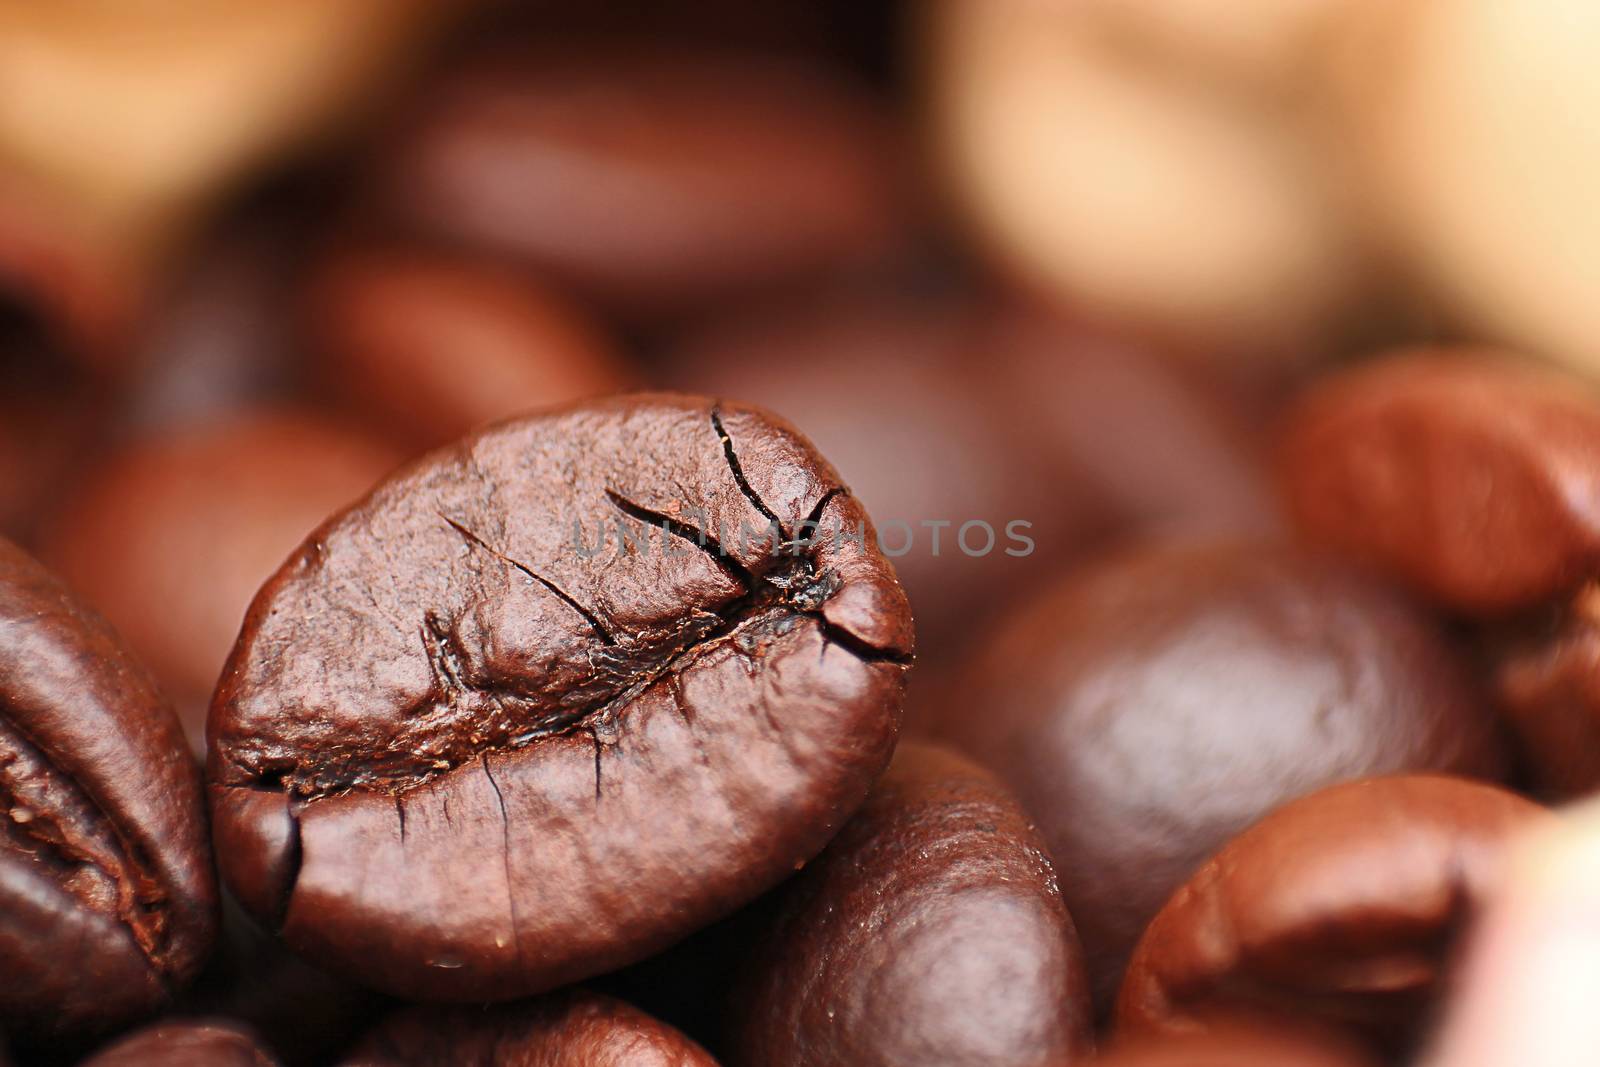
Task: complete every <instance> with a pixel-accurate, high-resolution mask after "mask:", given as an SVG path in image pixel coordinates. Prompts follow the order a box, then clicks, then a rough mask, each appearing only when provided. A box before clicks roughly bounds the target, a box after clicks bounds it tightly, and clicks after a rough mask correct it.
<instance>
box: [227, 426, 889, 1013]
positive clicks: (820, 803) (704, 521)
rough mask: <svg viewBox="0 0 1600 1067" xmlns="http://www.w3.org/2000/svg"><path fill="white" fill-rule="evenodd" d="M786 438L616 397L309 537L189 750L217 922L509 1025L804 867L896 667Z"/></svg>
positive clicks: (257, 614)
mask: <svg viewBox="0 0 1600 1067" xmlns="http://www.w3.org/2000/svg"><path fill="white" fill-rule="evenodd" d="M873 536H874V531H873V530H872V527H871V524H870V522H869V521H868V520H867V518H866V515H865V512H863V511H862V509H861V507H860V505H859V504H857V502H856V501H855V499H854V498H853V497H851V496H850V495H849V493H848V491H846V490H845V489H844V488H843V487H842V486H841V485H840V483H839V481H838V478H837V475H836V474H835V473H834V472H833V470H832V469H831V468H830V467H829V466H828V465H827V464H826V463H825V462H824V461H823V460H822V459H821V458H820V457H819V456H817V454H816V453H815V452H814V451H813V450H812V448H811V446H810V444H809V443H808V442H806V441H805V439H804V438H803V437H801V436H800V435H799V433H798V432H796V431H795V430H794V429H793V428H792V427H789V426H788V425H787V424H786V423H783V422H781V421H779V420H777V419H776V418H774V417H773V416H770V415H767V414H765V413H764V412H762V411H760V410H758V409H754V408H748V407H743V406H739V405H732V404H720V405H719V404H717V403H714V402H712V401H710V400H705V399H701V398H695V397H680V396H665V395H641V396H637V397H627V398H619V399H613V400H609V401H601V402H596V403H593V404H589V405H580V406H576V407H572V408H569V409H566V410H564V411H559V412H555V413H551V414H548V415H545V416H541V417H536V418H530V419H527V420H523V421H521V422H515V423H508V424H503V425H501V426H499V427H496V428H494V429H491V430H488V431H485V432H483V433H481V434H479V435H477V436H474V437H470V438H468V439H466V440H465V441H463V442H461V443H459V444H457V445H454V446H451V447H449V448H446V449H443V450H440V451H439V452H436V453H433V454H432V455H430V456H428V457H426V458H424V459H422V460H420V461H418V462H417V463H415V464H413V465H412V466H411V467H409V468H408V469H406V470H405V471H403V472H401V473H400V474H399V475H397V476H395V477H394V478H392V479H390V480H389V481H387V482H385V483H384V484H383V485H381V486H380V487H379V488H378V489H376V490H375V491H374V492H373V493H372V495H371V496H369V497H368V498H366V499H365V500H364V501H362V502H361V503H359V504H358V505H356V506H355V507H353V508H352V509H350V510H348V511H346V512H344V513H342V514H340V515H338V516H336V517H334V518H333V519H331V520H330V521H329V522H328V523H326V524H324V525H323V526H322V527H321V528H319V529H318V530H316V531H315V532H314V533H313V534H312V535H311V536H310V538H309V539H308V540H307V541H306V542H305V544H304V545H303V546H302V547H301V548H300V550H299V551H298V552H296V553H295V554H294V556H293V557H291V559H290V560H289V562H288V563H286V564H285V565H284V566H283V568H282V569H281V570H279V571H278V573H277V574H276V575H274V576H273V577H272V578H271V580H269V581H268V582H267V584H266V585H265V586H264V587H263V589H262V591H261V593H260V594H259V595H258V596H257V598H256V600H255V603H254V604H253V605H252V607H251V610H250V614H249V616H248V617H247V619H246V622H245V627H244V632H243V633H242V635H241V636H240V640H239V644H238V645H237V647H236V648H235V650H234V653H233V656H232V658H231V660H230V662H229V666H228V668H227V669H226V671H225V673H224V675H223V678H222V682H221V684H220V686H219V688H218V691H217V695H216V699H215V701H214V703H213V706H212V710H211V718H210V721H209V723H208V735H209V744H210V751H209V764H208V769H209V776H210V780H211V783H212V785H211V790H212V802H213V815H214V820H215V833H216V839H217V842H218V853H219V858H220V862H221V864H222V869H223V872H224V874H225V876H226V877H227V879H228V881H229V883H230V885H231V887H232V888H233V890H234V891H235V893H236V894H237V895H238V897H239V899H240V901H241V902H242V903H243V904H244V905H245V907H246V908H247V909H249V910H250V911H252V912H253V913H254V914H255V915H257V916H258V917H259V918H261V919H262V920H263V921H264V922H266V923H269V924H272V925H274V926H276V927H278V928H280V929H281V930H282V932H283V934H284V936H285V937H286V938H287V939H288V941H289V944H290V945H291V947H293V948H295V949H296V950H297V951H299V952H301V953H302V954H303V955H305V956H306V957H307V958H308V959H310V960H311V961H312V962H315V963H320V964H324V965H328V966H333V967H338V968H341V969H343V970H345V971H346V972H349V973H351V974H353V975H356V976H358V977H360V978H361V979H363V980H364V981H366V982H368V983H370V984H372V985H373V986H375V987H377V988H381V989H384V990H388V991H392V992H395V993H398V994H400V995H408V996H412V997H421V998H438V999H463V1000H466V999H490V1000H492V999H502V1000H503V999H510V998H514V997H518V996H525V995H529V994H532V993H536V992H541V991H543V990H547V989H550V988H553V987H554V986H557V985H560V984H562V983H565V982H570V981H575V980H578V979H581V978H584V977H587V976H589V975H593V974H598V973H600V972H603V971H606V970H610V969H614V968H616V967H619V966H621V965H624V964H626V963H630V962H632V961H634V960H637V959H640V958H642V957H644V956H646V955H648V954H650V953H652V952H654V951H658V950H660V949H661V948H663V947H665V946H666V945H668V944H670V943H671V942H673V941H675V940H677V939H679V938H681V937H682V936H684V935H685V934H687V933H689V932H690V931H692V930H695V929H697V928H699V927H701V926H704V925H705V924H706V923H708V922H710V921H711V920H713V919H715V918H717V917H719V916H721V915H723V914H726V913H728V912H729V911H731V910H732V909H733V908H735V907H737V906H738V905H739V904H741V903H743V902H745V901H747V900H749V899H751V898H752V897H754V896H755V895H756V894H758V893H760V892H762V891H764V890H765V889H767V888H770V887H771V886H772V885H773V884H774V883H776V882H777V881H778V880H779V879H781V878H782V877H783V876H784V875H785V874H788V873H791V872H792V871H793V870H794V869H795V868H796V867H797V866H799V865H800V864H803V863H804V862H806V861H807V860H809V859H810V858H811V857H812V856H814V855H815V854H816V853H817V852H818V851H820V850H821V848H822V847H823V845H825V844H826V843H827V840H828V839H829V838H830V837H831V836H832V835H833V833H834V832H835V831H837V829H838V828H839V827H840V826H841V825H842V824H843V822H844V820H845V819H846V818H847V817H848V816H849V814H850V813H851V812H852V811H853V810H854V809H855V808H856V806H857V805H859V804H860V802H861V800H862V798H863V797H864V796H865V794H866V791H867V788H868V787H869V786H870V784H871V782H872V781H873V779H875V778H876V777H877V775H878V774H879V773H880V772H881V771H882V769H883V767H884V765H885V764H886V763H887V761H888V758H889V753H890V750H891V748H892V746H893V743H894V738H895V734H896V731H897V728H898V723H899V717H900V706H901V701H902V698H903V691H904V685H905V675H906V670H907V663H908V659H909V654H910V648H911V620H910V615H909V612H908V610H907V608H906V603H905V597H904V594H903V593H902V592H901V590H900V586H899V584H898V582H896V581H895V579H894V576H893V572H892V570H891V568H890V567H889V565H888V563H887V561H886V560H885V559H884V557H883V556H882V555H881V554H880V553H879V552H878V551H877V549H876V547H875V545H874V543H873Z"/></svg>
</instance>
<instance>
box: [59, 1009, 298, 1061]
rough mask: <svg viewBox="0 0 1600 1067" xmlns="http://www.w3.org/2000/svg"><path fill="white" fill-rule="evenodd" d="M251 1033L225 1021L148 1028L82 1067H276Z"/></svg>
mask: <svg viewBox="0 0 1600 1067" xmlns="http://www.w3.org/2000/svg"><path fill="white" fill-rule="evenodd" d="M277 1062H278V1061H277V1060H275V1059H273V1058H272V1056H271V1055H269V1054H268V1053H267V1052H266V1051H265V1050H264V1049H262V1047H261V1046H260V1045H259V1044H258V1043H257V1042H256V1040H255V1038H254V1037H253V1036H251V1034H250V1032H249V1031H247V1030H244V1029H242V1028H240V1027H238V1026H235V1025H233V1024H232V1023H229V1022H226V1021H224V1020H216V1021H208V1020H204V1019H187V1020H182V1021H169V1022H162V1023H156V1024H155V1025H153V1026H148V1027H146V1028H145V1029H143V1030H140V1031H138V1032H137V1033H134V1034H130V1035H128V1036H127V1037H125V1038H123V1039H122V1040H120V1041H118V1042H116V1043H115V1044H113V1045H110V1046H108V1047H107V1048H104V1049H102V1050H100V1051H99V1052H98V1053H96V1054H95V1055H93V1056H91V1057H90V1058H89V1059H88V1060H86V1061H85V1062H84V1064H83V1067H277Z"/></svg>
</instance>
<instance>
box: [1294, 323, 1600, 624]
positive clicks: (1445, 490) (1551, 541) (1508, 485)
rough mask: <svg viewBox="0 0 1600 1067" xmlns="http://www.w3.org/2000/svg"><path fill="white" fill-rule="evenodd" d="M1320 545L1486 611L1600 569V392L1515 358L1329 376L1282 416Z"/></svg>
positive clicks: (1535, 599)
mask: <svg viewBox="0 0 1600 1067" xmlns="http://www.w3.org/2000/svg"><path fill="white" fill-rule="evenodd" d="M1279 459H1280V462H1279V469H1280V472H1281V475H1282V477H1281V484H1282V486H1283V492H1284V495H1285V497H1286V499H1287V501H1288V510H1289V511H1290V513H1291V514H1292V515H1293V517H1294V519H1295V521H1296V524H1297V525H1298V526H1299V528H1300V529H1301V531H1302V532H1303V533H1304V534H1305V535H1306V536H1307V537H1308V538H1310V539H1311V540H1312V541H1314V542H1316V543H1318V544H1321V545H1325V546H1328V547H1330V548H1334V549H1337V550H1338V551H1340V552H1343V553H1346V554H1348V555H1350V556H1352V557H1354V558H1356V559H1359V560H1361V561H1363V562H1365V563H1367V564H1370V565H1372V566H1375V567H1377V568H1379V569H1381V570H1382V571H1384V572H1385V573H1387V574H1389V575H1391V576H1392V577H1394V578H1395V579H1397V580H1399V581H1402V582H1404V583H1406V584H1409V585H1411V586H1413V587H1415V588H1418V589H1420V590H1422V591H1424V592H1426V593H1427V594H1428V595H1429V596H1431V597H1433V598H1434V599H1436V600H1438V601H1440V602H1441V603H1443V604H1445V605H1446V606H1448V607H1450V608H1453V609H1455V610H1457V611H1460V612H1463V613H1465V614H1468V615H1473V616H1480V617H1481V616H1488V617H1494V616H1497V615H1499V616H1503V615H1505V614H1508V613H1510V612H1514V611H1516V610H1518V609H1523V608H1529V607H1533V606H1537V605H1538V604H1540V603H1541V602H1542V601H1544V600H1546V599H1548V598H1551V597H1555V596H1559V595H1561V594H1562V593H1565V592H1569V591H1571V590H1572V589H1573V588H1575V587H1576V586H1577V585H1578V584H1579V583H1580V582H1582V581H1583V580H1584V579H1585V578H1587V577H1589V576H1592V575H1594V574H1595V573H1597V572H1600V394H1597V393H1596V392H1594V391H1593V390H1592V389H1591V388H1590V387H1589V385H1588V384H1587V383H1585V382H1583V381H1582V380H1580V379H1577V378H1574V377H1568V376H1563V375H1560V374H1557V373H1554V372H1551V371H1547V370H1544V369H1542V368H1537V367H1533V366H1530V365H1528V364H1524V363H1518V362H1516V361H1515V360H1514V359H1513V358H1511V356H1510V355H1509V354H1508V353H1496V352H1490V351H1483V350H1469V349H1442V348H1441V349H1418V350H1410V351H1403V352H1400V353H1397V354H1393V355H1390V356H1389V357H1387V358H1384V359H1381V360H1379V361H1376V362H1374V363H1371V364H1368V365H1365V366H1362V367H1358V368H1355V369H1353V370H1349V371H1345V372H1343V373H1341V374H1338V375H1334V376H1332V377H1329V378H1328V379H1326V380H1325V381H1323V382H1321V383H1319V384H1318V385H1316V386H1315V387H1314V388H1313V389H1311V390H1310V391H1309V392H1308V393H1307V394H1306V395H1305V397H1304V398H1303V399H1302V400H1301V401H1300V402H1299V403H1298V404H1296V405H1295V406H1294V408H1293V409H1292V410H1291V411H1290V412H1289V413H1288V414H1287V416H1286V417H1285V419H1284V435H1283V441H1282V445H1281V448H1280V452H1279Z"/></svg>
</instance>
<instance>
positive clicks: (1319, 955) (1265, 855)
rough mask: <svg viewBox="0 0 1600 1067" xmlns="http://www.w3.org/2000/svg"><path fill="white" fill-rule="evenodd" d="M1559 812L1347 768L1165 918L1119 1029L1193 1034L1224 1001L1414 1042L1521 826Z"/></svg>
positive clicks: (1193, 886)
mask: <svg viewBox="0 0 1600 1067" xmlns="http://www.w3.org/2000/svg"><path fill="white" fill-rule="evenodd" d="M1543 811H1544V809H1542V808H1540V807H1539V806H1538V805H1537V804H1534V803H1532V802H1531V801H1528V800H1524V799H1523V798H1521V797H1519V796H1517V795H1516V794H1514V793H1510V792H1507V791H1506V790H1504V789H1500V788H1498V787H1495V786H1491V785H1486V784H1482V783H1477V782H1470V781H1466V780H1464V779H1459V778H1446V777H1442V776H1434V775H1398V776H1393V777H1387V778H1373V779H1367V780H1364V781H1358V782H1347V783H1344V784H1341V785H1336V786H1333V787H1331V788H1329V789H1326V790H1323V791H1321V792H1318V793H1315V794H1312V795H1310V796H1306V797H1303V798H1301V799H1299V800H1296V801H1294V802H1292V803H1289V804H1286V805H1284V806H1283V807H1282V808H1280V809H1278V810H1277V811H1275V812H1273V813H1272V814H1270V815H1268V816H1267V817H1266V818H1264V819H1262V820H1261V821H1260V822H1259V823H1257V824H1256V825H1255V826H1252V827H1251V828H1250V829H1249V830H1247V831H1245V832H1244V833H1242V834H1240V835H1239V836H1238V837H1237V838H1235V839H1234V840H1233V841H1231V842H1229V843H1228V844H1227V846H1226V847H1224V848H1223V849H1222V850H1221V851H1220V852H1218V853H1217V855H1216V856H1214V857H1212V858H1211V859H1210V860H1208V861H1207V862H1206V864H1205V865H1204V866H1203V867H1201V868H1200V869H1199V870H1198V871H1196V872H1195V873H1194V875H1193V876H1192V877H1191V878H1190V879H1189V880H1188V882H1187V883H1186V884H1185V885H1184V887H1183V888H1182V889H1180V890H1179V891H1178V892H1177V893H1175V894H1174V895H1173V897H1172V899H1171V900H1169V901H1168V902H1167V904H1166V906H1165V907H1164V908H1162V909H1161V913H1160V914H1159V915H1157V916H1156V918H1155V919H1154V921H1152V922H1151V923H1150V926H1149V928H1148V929H1147V930H1146V931H1145V933H1144V936H1143V937H1142V938H1141V939H1140V941H1139V946H1138V948H1137V949H1136V950H1135V951H1134V954H1133V959H1132V961H1131V962H1130V964H1129V966H1128V975H1127V978H1126V980H1125V981H1124V983H1123V986H1122V992H1121V995H1120V996H1119V998H1118V1001H1117V1026H1118V1028H1119V1030H1122V1031H1127V1032H1133V1033H1137V1032H1141V1031H1145V1030H1164V1031H1171V1032H1176V1033H1183V1032H1186V1031H1191V1030H1193V1029H1195V1028H1196V1027H1203V1026H1204V1025H1205V1017H1206V1013H1207V1012H1208V1011H1214V1010H1219V1009H1220V1010H1222V1011H1225V1012H1226V1011H1232V1010H1238V1011H1260V1012H1263V1013H1268V1014H1282V1015H1284V1016H1286V1017H1287V1018H1288V1019H1290V1020H1294V1019H1296V1018H1300V1017H1304V1018H1307V1019H1311V1020H1315V1021H1319V1022H1324V1023H1327V1024H1330V1025H1336V1026H1343V1027H1348V1028H1350V1029H1351V1030H1352V1032H1354V1033H1357V1034H1360V1035H1362V1036H1364V1037H1367V1038H1369V1039H1371V1040H1372V1041H1373V1042H1374V1043H1375V1045H1376V1046H1377V1047H1379V1048H1383V1049H1386V1050H1390V1051H1393V1050H1396V1049H1409V1048H1412V1047H1414V1046H1415V1045H1416V1043H1417V1041H1418V1040H1419V1039H1420V1038H1421V1037H1422V1036H1424V1033H1425V1031H1426V1028H1427V1025H1428V1023H1429V1022H1430V1021H1431V1019H1432V1016H1433V1014H1434V1009H1435V1007H1436V1006H1437V1005H1436V1002H1437V999H1438V997H1439V996H1440V994H1441V992H1442V990H1443V989H1444V988H1445V986H1446V985H1447V983H1448V980H1449V979H1448V967H1449V965H1450V962H1451V959H1452V956H1453V954H1454V951H1455V949H1456V947H1457V946H1456V943H1455V942H1456V938H1457V936H1458V935H1459V934H1460V933H1461V931H1462V928H1463V925H1464V923H1465V922H1466V921H1467V920H1468V919H1469V918H1471V916H1472V915H1473V914H1474V913H1475V912H1476V911H1477V910H1478V909H1479V908H1480V907H1481V906H1482V904H1483V903H1484V901H1485V900H1486V898H1487V897H1488V895H1489V894H1490V893H1491V891H1493V890H1494V889H1495V888H1496V887H1497V885H1498V883H1499V881H1500V874H1501V863H1502V860H1503V859H1504V856H1505V852H1506V848H1507V845H1508V843H1509V842H1510V840H1511V839H1512V836H1513V835H1514V834H1515V833H1517V832H1519V831H1522V830H1526V829H1529V828H1531V827H1532V826H1533V825H1534V824H1535V822H1536V821H1537V820H1538V819H1539V818H1540V817H1541V813H1542V812H1543Z"/></svg>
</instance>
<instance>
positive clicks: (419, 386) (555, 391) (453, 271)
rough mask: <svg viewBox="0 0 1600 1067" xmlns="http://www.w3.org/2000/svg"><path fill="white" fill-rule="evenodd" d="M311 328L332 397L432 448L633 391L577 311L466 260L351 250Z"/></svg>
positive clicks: (317, 287)
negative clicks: (511, 420)
mask: <svg viewBox="0 0 1600 1067" xmlns="http://www.w3.org/2000/svg"><path fill="white" fill-rule="evenodd" d="M308 318H309V323H310V330H311V333H312V335H313V337H314V342H315V347H316V348H317V350H318V352H319V353H320V354H321V356H322V357H323V362H322V365H323V373H324V376H325V377H326V379H327V380H328V381H329V383H330V384H331V386H332V388H333V389H334V390H335V391H336V392H337V393H338V394H339V395H340V396H341V397H342V398H343V399H345V400H346V401H347V402H348V403H349V404H350V405H351V406H352V407H354V408H355V409H356V410H358V411H362V412H364V413H365V414H367V415H369V416H370V417H372V418H373V419H374V420H376V421H377V422H378V423H380V424H381V425H383V426H385V427H386V428H388V429H390V430H392V431H395V432H396V433H397V434H398V435H400V436H402V437H403V438H405V439H407V440H411V441H415V442H417V443H419V444H421V445H423V446H424V447H428V448H431V447H433V446H435V445H440V444H443V443H445V442H446V441H452V440H454V439H455V438H457V437H460V436H461V435H462V434H464V433H466V432H467V431H468V430H472V429H475V428H477V427H478V426H481V425H483V424H485V423H489V422H492V421H494V420H496V419H502V418H506V417H508V416H511V415H521V414H525V413H527V412H530V411H533V410H535V409H537V408H545V407H551V406H553V405H556V404H565V403H570V402H571V401H574V400H579V399H583V398H585V397H592V396H601V395H604V394H606V393H614V392H620V391H621V390H623V389H626V388H629V387H630V386H632V385H633V384H634V382H633V375H632V374H631V373H630V371H629V370H628V368H627V367H626V366H625V365H624V364H623V362H622V360H621V358H620V357H619V356H618V355H617V354H616V353H615V352H614V351H612V349H611V348H610V347H609V344H608V342H607V341H606V340H605V339H604V338H603V337H602V336H601V334H600V332H599V330H598V329H596V328H595V327H593V326H591V325H590V324H589V323H588V322H586V321H585V320H584V318H583V316H582V315H581V314H579V312H578V311H577V310H576V309H575V308H570V307H568V306H566V305H565V304H564V303H563V302H562V301H561V300H560V299H559V298H558V297H557V296H556V295H555V294H553V293H550V292H548V291H546V290H545V289H543V288H541V287H540V286H539V285H538V284H536V283H535V282H534V281H532V280H531V279H528V278H524V277H522V276H521V275H519V274H517V273H515V272H512V271H508V270H506V269H504V268H501V267H497V266H493V265H490V264H485V263H480V262H476V261H474V260H471V259H468V258H465V257H462V256H459V255H450V254H446V253H439V252H429V251H426V250H423V249H419V248H406V247H400V246H394V247H390V246H383V245H379V246H374V247H363V248H360V249H351V250H347V251H345V252H343V253H342V254H340V255H338V256H336V257H335V258H334V260H333V261H332V262H331V263H329V264H328V265H326V266H325V267H324V268H323V270H322V272H321V274H320V276H319V277H318V278H317V279H316V281H315V282H314V284H313V286H312V292H311V294H310V299H309V315H308Z"/></svg>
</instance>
